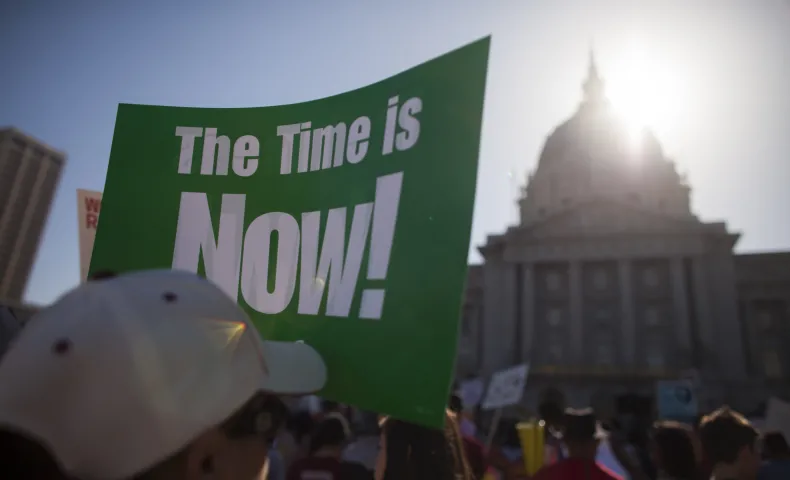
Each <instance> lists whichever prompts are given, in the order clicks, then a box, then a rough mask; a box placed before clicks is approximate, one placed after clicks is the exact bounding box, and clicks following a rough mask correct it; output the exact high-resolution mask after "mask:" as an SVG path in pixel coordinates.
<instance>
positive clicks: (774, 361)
mask: <svg viewBox="0 0 790 480" xmlns="http://www.w3.org/2000/svg"><path fill="white" fill-rule="evenodd" d="M763 367H764V369H765V376H766V377H767V378H773V379H777V378H782V362H780V361H779V354H778V353H777V352H776V350H769V351H767V352H765V353H763Z"/></svg>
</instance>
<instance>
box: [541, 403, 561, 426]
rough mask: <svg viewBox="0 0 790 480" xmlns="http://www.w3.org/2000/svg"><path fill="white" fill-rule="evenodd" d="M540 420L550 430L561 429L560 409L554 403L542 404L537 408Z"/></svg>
mask: <svg viewBox="0 0 790 480" xmlns="http://www.w3.org/2000/svg"><path fill="white" fill-rule="evenodd" d="M538 415H540V419H541V420H543V421H544V422H546V425H547V426H549V427H551V428H561V427H562V420H563V412H562V408H561V407H560V406H559V404H557V403H556V402H543V403H541V404H540V406H538Z"/></svg>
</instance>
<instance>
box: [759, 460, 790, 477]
mask: <svg viewBox="0 0 790 480" xmlns="http://www.w3.org/2000/svg"><path fill="white" fill-rule="evenodd" d="M787 479H790V459H788V460H771V461H768V462H765V463H763V466H762V467H760V471H759V472H758V473H757V480H787Z"/></svg>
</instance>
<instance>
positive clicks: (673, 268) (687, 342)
mask: <svg viewBox="0 0 790 480" xmlns="http://www.w3.org/2000/svg"><path fill="white" fill-rule="evenodd" d="M670 272H671V278H672V306H673V314H674V315H673V316H674V317H675V322H674V325H673V326H674V329H675V332H676V335H677V338H676V342H677V344H678V345H679V346H680V347H681V348H682V349H683V350H684V351H686V352H689V353H691V344H692V342H691V336H692V332H691V324H690V323H689V312H688V297H687V295H686V292H687V290H686V275H685V272H684V268H683V258H682V257H673V258H672V259H671V260H670ZM686 360H690V359H686Z"/></svg>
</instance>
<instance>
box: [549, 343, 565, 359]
mask: <svg viewBox="0 0 790 480" xmlns="http://www.w3.org/2000/svg"><path fill="white" fill-rule="evenodd" d="M563 354H564V352H563V348H562V343H560V342H559V341H555V342H552V343H551V345H549V362H550V363H554V364H557V363H562V359H563Z"/></svg>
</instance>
